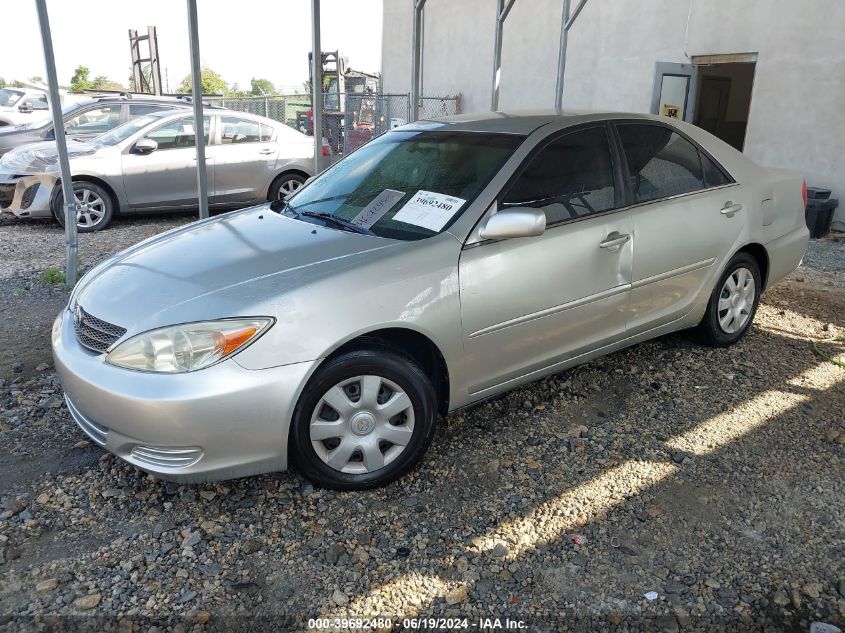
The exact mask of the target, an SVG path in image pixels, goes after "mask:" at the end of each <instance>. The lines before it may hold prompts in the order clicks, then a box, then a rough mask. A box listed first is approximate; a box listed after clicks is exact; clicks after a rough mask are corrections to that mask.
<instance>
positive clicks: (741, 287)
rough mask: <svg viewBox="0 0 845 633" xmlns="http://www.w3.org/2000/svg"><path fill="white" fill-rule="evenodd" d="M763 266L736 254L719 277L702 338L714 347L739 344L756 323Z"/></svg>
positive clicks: (700, 332)
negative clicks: (754, 321) (754, 322)
mask: <svg viewBox="0 0 845 633" xmlns="http://www.w3.org/2000/svg"><path fill="white" fill-rule="evenodd" d="M761 291H762V283H761V279H760V267H759V266H758V265H757V260H755V259H754V258H753V257H752V256H751V255H749V254H748V253H737V254H736V255H734V256H733V258H732V259H731V260H730V261H729V262H728V265H727V267H726V268H725V272H724V273H723V274H722V276H721V277H720V278H719V281H718V283H717V284H716V287H715V288H714V289H713V293H712V294H711V295H710V301H709V302H708V303H707V311H706V312H705V313H704V318H703V319H702V320H701V323H699V324H698V328H697V333H698V335H699V338H700V339H701V340H702V342H704V343H705V344H707V345H710V346H712V347H728V346H729V345H733V344H734V343H736V342H737V341H739V340H740V339H741V338H742V337H743V336H744V335H745V333H746V332H747V331H748V328H749V327H751V322H752V321H753V320H754V315H755V314H756V312H757V305H758V304H759V302H760V292H761Z"/></svg>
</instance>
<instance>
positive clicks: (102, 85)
mask: <svg viewBox="0 0 845 633" xmlns="http://www.w3.org/2000/svg"><path fill="white" fill-rule="evenodd" d="M91 89H92V90H126V88H124V87H123V86H122V85H121V84H119V83H117V82H116V81H112V80H111V79H109V78H108V77H106V76H105V75H98V76H96V77H94V79H92V80H91Z"/></svg>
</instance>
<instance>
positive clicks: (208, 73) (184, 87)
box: [178, 68, 227, 95]
mask: <svg viewBox="0 0 845 633" xmlns="http://www.w3.org/2000/svg"><path fill="white" fill-rule="evenodd" d="M200 88H201V89H202V93H203V94H204V95H208V94H225V93H226V91H227V84H226V82H225V81H224V80H223V78H222V77H221V76H220V75H218V74H217V73H216V72H214V71H213V70H211V68H203V69H202V70H201V71H200ZM178 92H180V93H182V94H190V92H191V75H188V76H187V77H185V78H184V79H183V80H182V83H181V84H180V85H179V90H178Z"/></svg>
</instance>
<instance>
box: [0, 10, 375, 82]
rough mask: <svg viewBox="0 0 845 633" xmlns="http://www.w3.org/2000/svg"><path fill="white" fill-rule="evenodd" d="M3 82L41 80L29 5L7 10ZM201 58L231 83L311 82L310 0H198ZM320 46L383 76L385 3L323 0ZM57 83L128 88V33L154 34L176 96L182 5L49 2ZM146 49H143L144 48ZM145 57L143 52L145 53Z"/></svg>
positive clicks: (184, 60) (184, 66) (182, 64)
mask: <svg viewBox="0 0 845 633" xmlns="http://www.w3.org/2000/svg"><path fill="white" fill-rule="evenodd" d="M4 4H5V6H4V7H3V14H4V15H3V25H4V27H11V26H12V25H14V27H13V28H3V36H2V48H0V77H3V78H4V79H6V81H10V80H12V79H27V78H29V77H32V76H34V75H39V76H42V77H45V76H46V71H45V70H44V57H43V54H42V52H41V36H40V31H39V27H38V15H37V13H36V10H35V2H34V1H33V0H12V1H10V2H8V3H4ZM197 5H198V7H197V13H198V16H199V36H200V60H201V62H202V65H203V67H206V66H207V67H209V68H212V69H213V70H215V71H217V72H218V73H219V74H220V75H221V76H222V77H223V79H224V80H225V81H226V82H227V83H228V84H230V85H231V84H234V83H237V84H238V86H239V87H240V88H241V89H247V90H248V89H249V85H250V79H251V78H252V77H258V78H263V79H269V80H270V81H272V82H273V84H275V85H276V86H277V87H279V88H282V89H288V91H290V90H291V89H300V90H301V88H302V84H303V82H305V81H307V80H308V52H309V51H310V50H311V2H310V1H309V0H236V1H233V0H198V2H197ZM321 5H322V6H321V14H322V48H323V50H324V51H334V50H339V51H340V54H341V55H342V56H345V57H348V58H349V65H350V66H351V67H352V68H354V69H355V70H362V71H365V72H380V71H381V24H382V0H322V2H321ZM47 10H48V13H49V16H50V26H51V29H52V33H53V46H54V49H55V56H56V71H57V73H58V76H59V83H60V84H62V85H67V84H69V83H70V79H71V77H72V76H73V71H74V69H75V68H76V67H77V66H79V65H83V66H88V68H89V69H90V71H91V77H92V78H93V77H96V76H98V75H105V76H107V77H108V78H109V79H112V80H114V81H117V82H119V83H121V84H124V85H125V84H126V83H127V81H128V79H129V75H130V69H131V67H132V59H131V57H130V52H129V36H128V31H129V29H137V30H138V31H139V34H140V32H143V33H146V30H147V26H148V25H153V26H155V27H156V28H157V31H158V49H159V58H160V60H161V78H162V82H163V83H164V87H165V90H166V89H167V80H168V79H169V83H170V91H171V92H175V91H176V89H177V88H178V86H179V84H180V83H181V81H182V79H183V78H184V77H185V76H186V75H187V74H188V73H189V72H190V48H189V43H188V11H187V3H186V2H185V1H184V0H111V1H109V0H48V1H47ZM142 46H143V45H142ZM142 51H144V49H142Z"/></svg>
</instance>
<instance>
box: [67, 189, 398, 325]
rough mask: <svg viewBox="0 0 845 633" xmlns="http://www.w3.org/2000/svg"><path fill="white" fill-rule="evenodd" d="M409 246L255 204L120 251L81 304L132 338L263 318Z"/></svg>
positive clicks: (92, 276) (95, 275)
mask: <svg viewBox="0 0 845 633" xmlns="http://www.w3.org/2000/svg"><path fill="white" fill-rule="evenodd" d="M402 244H404V242H400V241H396V240H388V239H381V238H377V237H372V236H367V235H359V234H355V233H349V232H344V231H338V230H333V229H328V228H324V227H321V226H317V225H314V224H310V223H306V222H301V221H299V220H294V219H292V218H288V217H285V216H281V215H278V214H276V213H274V212H273V211H271V210H270V209H269V208H267V207H266V206H261V207H254V208H251V209H246V210H243V211H239V212H235V213H230V214H226V215H223V216H220V217H217V218H214V219H211V220H207V221H203V222H197V223H195V224H192V225H190V226H188V227H183V228H181V229H176V230H175V231H171V232H169V233H166V234H164V235H161V236H158V237H155V238H153V239H151V240H148V241H146V242H143V243H142V244H139V245H137V246H135V247H133V248H130V249H129V250H127V251H124V252H122V253H120V254H118V255H117V256H115V257H114V258H112V259H111V260H109V261H107V262H105V263H104V264H103V265H102V266H98V267H97V268H95V269H94V270H92V271H91V272H90V273H89V274H88V275H86V276H85V278H84V279H83V280H82V281H80V285H79V287H78V289H77V291H76V292H75V293H74V295H73V301H75V302H76V303H78V304H79V305H81V306H82V307H83V308H84V309H85V310H86V312H88V313H90V314H92V315H94V316H96V317H98V318H100V319H103V320H105V321H108V322H109V323H113V324H116V325H120V326H121V327H124V328H126V329H127V330H128V334H130V335H131V334H134V333H137V332H143V331H147V330H149V329H153V328H156V327H161V326H166V325H173V324H176V323H186V322H191V321H201V320H208V319H218V318H225V317H234V316H260V315H261V310H264V309H268V308H269V306H270V304H272V303H274V302H275V301H278V299H279V297H280V296H282V295H284V294H285V292H286V291H288V290H292V289H296V288H300V287H303V286H306V285H308V284H309V283H311V282H314V281H316V280H317V279H319V278H321V277H325V276H326V275H331V274H333V273H335V272H338V271H344V270H348V269H349V268H351V267H354V266H355V265H356V263H357V262H359V261H361V260H362V259H365V258H366V257H364V254H371V253H372V252H373V251H377V250H385V249H393V248H395V247H397V246H401V245H402Z"/></svg>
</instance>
